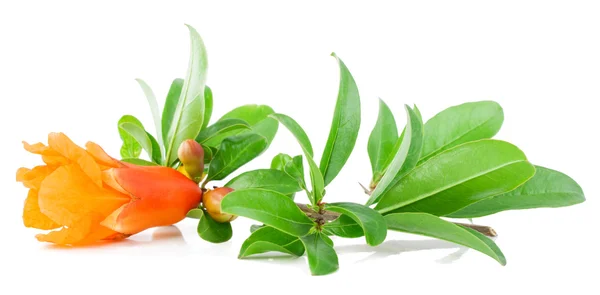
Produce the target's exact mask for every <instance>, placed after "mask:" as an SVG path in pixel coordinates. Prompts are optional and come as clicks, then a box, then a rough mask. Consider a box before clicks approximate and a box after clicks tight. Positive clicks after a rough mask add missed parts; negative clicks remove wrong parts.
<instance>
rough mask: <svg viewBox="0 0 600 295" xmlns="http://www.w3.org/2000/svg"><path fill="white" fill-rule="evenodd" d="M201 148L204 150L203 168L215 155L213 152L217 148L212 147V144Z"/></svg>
mask: <svg viewBox="0 0 600 295" xmlns="http://www.w3.org/2000/svg"><path fill="white" fill-rule="evenodd" d="M202 149H203V150H204V165H205V167H204V169H205V170H206V169H207V166H206V164H209V163H210V162H211V161H212V159H213V158H214V157H215V154H216V153H217V151H218V150H217V149H216V148H214V147H212V146H205V145H203V146H202Z"/></svg>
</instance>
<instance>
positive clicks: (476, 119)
mask: <svg viewBox="0 0 600 295" xmlns="http://www.w3.org/2000/svg"><path fill="white" fill-rule="evenodd" d="M502 122H504V112H503V111H502V107H500V105H499V104H498V103H496V102H493V101H479V102H469V103H465V104H461V105H457V106H453V107H450V108H448V109H446V110H444V111H442V112H440V113H438V114H437V115H435V116H434V117H433V118H431V119H430V120H429V121H427V123H425V137H424V142H423V153H422V156H421V162H424V161H427V160H428V159H430V158H431V157H433V156H435V155H437V154H439V153H441V152H443V151H445V150H447V149H449V148H452V147H455V146H457V145H460V144H463V143H466V142H470V141H475V140H480V139H486V138H492V137H493V136H494V135H496V133H498V131H499V130H500V127H502Z"/></svg>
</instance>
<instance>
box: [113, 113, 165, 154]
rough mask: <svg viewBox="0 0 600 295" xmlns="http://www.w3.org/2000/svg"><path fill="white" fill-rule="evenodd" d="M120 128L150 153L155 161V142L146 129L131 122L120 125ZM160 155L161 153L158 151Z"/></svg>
mask: <svg viewBox="0 0 600 295" xmlns="http://www.w3.org/2000/svg"><path fill="white" fill-rule="evenodd" d="M119 128H120V129H122V130H123V131H124V132H126V133H127V134H129V135H130V136H131V137H132V138H133V139H134V140H135V141H137V143H138V144H139V145H140V146H141V147H142V148H143V149H144V150H145V151H146V153H148V157H150V159H152V160H154V148H155V146H154V144H153V143H154V142H153V141H152V139H150V136H149V134H148V132H146V130H144V127H142V126H140V125H137V124H135V123H131V122H125V123H122V124H120V125H119ZM158 152H159V153H160V151H158Z"/></svg>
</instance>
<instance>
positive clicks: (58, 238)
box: [35, 218, 93, 245]
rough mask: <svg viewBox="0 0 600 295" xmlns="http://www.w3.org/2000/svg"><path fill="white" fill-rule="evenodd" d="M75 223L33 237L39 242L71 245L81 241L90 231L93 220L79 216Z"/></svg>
mask: <svg viewBox="0 0 600 295" xmlns="http://www.w3.org/2000/svg"><path fill="white" fill-rule="evenodd" d="M75 223H76V225H74V226H72V227H63V228H61V229H60V230H57V231H51V232H49V233H47V234H38V235H36V236H35V237H36V238H37V239H38V241H40V242H48V243H55V244H59V245H72V244H77V243H79V242H81V241H83V240H84V239H85V238H86V237H87V236H88V235H89V234H90V232H91V231H92V227H93V220H92V219H91V218H81V219H79V220H77V221H76V222H75Z"/></svg>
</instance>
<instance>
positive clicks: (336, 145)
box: [319, 53, 360, 186]
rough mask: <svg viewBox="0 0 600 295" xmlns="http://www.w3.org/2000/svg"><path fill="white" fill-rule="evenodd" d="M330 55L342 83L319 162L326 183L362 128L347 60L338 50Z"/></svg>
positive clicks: (355, 89)
mask: <svg viewBox="0 0 600 295" xmlns="http://www.w3.org/2000/svg"><path fill="white" fill-rule="evenodd" d="M331 55H332V56H333V57H335V58H336V59H337V61H338V65H339V67H340V86H339V90H338V98H337V102H336V104H335V111H334V113H333V122H332V123H331V129H330V131H329V138H328V139H327V144H326V145H325V150H323V156H322V157H321V163H320V165H319V167H320V168H321V174H323V179H324V181H325V186H327V184H329V183H330V182H331V181H332V180H333V179H334V178H335V177H336V176H337V175H338V173H340V171H341V170H342V167H344V164H346V161H348V158H349V157H350V154H351V153H352V149H354V145H355V144H356V139H357V137H358V129H359V128H360V96H359V94H358V88H357V87H356V82H354V78H353V77H352V74H350V71H349V70H348V68H347V67H346V65H345V64H344V62H343V61H342V60H341V59H340V58H339V57H338V56H337V55H335V53H332V54H331Z"/></svg>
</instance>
